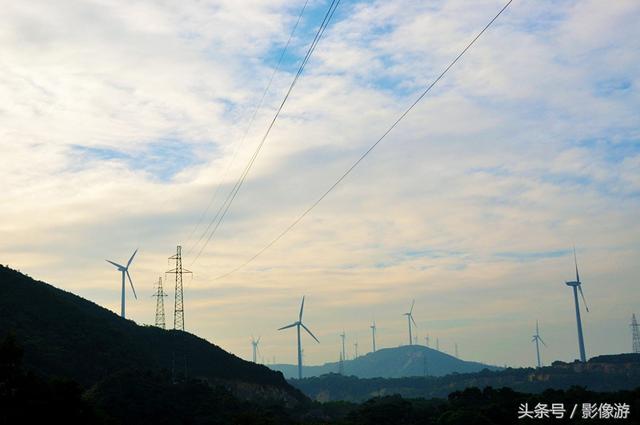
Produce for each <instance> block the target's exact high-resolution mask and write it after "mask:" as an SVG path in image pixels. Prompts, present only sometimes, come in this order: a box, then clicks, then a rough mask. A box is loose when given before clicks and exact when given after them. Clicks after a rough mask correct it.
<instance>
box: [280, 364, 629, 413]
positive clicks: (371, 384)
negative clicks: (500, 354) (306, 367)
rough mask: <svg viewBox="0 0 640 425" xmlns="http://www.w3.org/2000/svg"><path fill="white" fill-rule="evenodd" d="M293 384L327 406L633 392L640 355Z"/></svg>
mask: <svg viewBox="0 0 640 425" xmlns="http://www.w3.org/2000/svg"><path fill="white" fill-rule="evenodd" d="M290 382H291V383H292V384H293V385H294V386H296V387H297V388H299V389H300V390H301V391H302V392H304V393H305V394H306V395H307V396H308V397H310V398H311V399H313V400H316V401H322V402H326V401H338V400H340V401H350V402H362V401H365V400H368V399H370V398H372V397H382V396H387V395H392V394H399V395H401V396H402V397H407V398H425V399H430V398H444V397H447V395H449V394H450V393H451V392H453V391H463V390H465V389H466V388H471V387H477V388H485V387H492V388H503V387H509V388H512V389H513V390H515V391H520V392H524V393H534V394H535V393H542V392H544V391H546V390H548V389H550V388H553V389H569V388H571V387H576V386H578V387H581V388H586V389H588V390H590V391H597V392H613V391H628V390H632V389H635V388H638V383H639V382H640V354H619V355H607V356H600V357H594V358H592V359H590V360H589V361H588V362H587V363H581V362H578V361H576V362H574V363H564V362H560V361H557V362H554V363H553V364H552V365H551V366H546V367H542V368H539V369H533V368H508V369H504V370H500V371H490V370H483V371H481V372H477V373H460V374H458V373H454V374H451V375H447V376H439V377H431V376H429V377H415V376H414V377H408V378H391V379H390V378H369V379H361V378H356V377H355V376H343V375H338V374H335V373H334V374H328V375H323V376H320V377H310V378H304V379H302V380H291V381H290Z"/></svg>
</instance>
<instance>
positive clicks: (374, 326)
mask: <svg viewBox="0 0 640 425" xmlns="http://www.w3.org/2000/svg"><path fill="white" fill-rule="evenodd" d="M370 328H371V337H372V339H373V352H374V353H375V352H376V321H375V320H374V321H373V325H371V326H370Z"/></svg>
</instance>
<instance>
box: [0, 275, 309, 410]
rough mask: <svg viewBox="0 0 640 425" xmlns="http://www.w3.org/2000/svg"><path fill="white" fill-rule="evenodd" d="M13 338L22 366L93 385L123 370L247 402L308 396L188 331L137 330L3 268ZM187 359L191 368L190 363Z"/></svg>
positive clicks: (2, 300) (0, 290) (2, 327)
mask: <svg viewBox="0 0 640 425" xmlns="http://www.w3.org/2000/svg"><path fill="white" fill-rule="evenodd" d="M8 333H14V334H15V335H16V338H17V340H18V341H19V343H20V345H21V346H22V347H23V348H24V365H25V367H27V368H28V369H30V370H33V371H34V372H35V373H37V374H39V375H43V376H49V377H64V378H69V379H73V380H75V381H77V382H78V383H79V384H80V385H82V386H84V387H85V388H86V387H89V386H91V385H94V384H95V383H97V382H99V381H101V380H103V379H105V378H107V377H108V376H110V375H112V374H114V373H116V372H119V371H122V370H158V371H160V370H167V371H172V370H175V371H176V372H175V374H174V376H178V377H182V376H184V371H185V363H186V372H187V375H188V377H189V378H198V379H203V380H205V381H207V382H210V383H211V384H215V385H223V386H225V387H226V388H228V389H230V390H231V391H232V392H233V393H234V394H236V395H239V396H241V397H242V398H247V399H251V398H266V399H285V400H288V401H291V402H293V401H294V400H302V399H304V396H303V395H302V394H301V393H300V392H299V391H298V390H296V389H295V388H293V387H291V386H290V385H289V384H288V383H287V382H286V381H285V379H284V377H283V376H282V374H280V373H277V372H273V371H271V370H270V369H268V368H267V367H265V366H261V365H257V364H254V363H250V362H247V361H245V360H242V359H240V358H238V357H236V356H234V355H232V354H229V353H227V352H226V351H224V350H223V349H221V348H220V347H218V346H216V345H214V344H211V343H209V342H207V341H206V340H204V339H202V338H199V337H197V336H195V335H192V334H189V333H187V332H181V331H174V330H163V329H160V328H157V327H152V326H138V325H136V324H135V323H134V322H133V321H131V320H125V319H122V318H121V317H119V316H118V315H116V314H114V313H112V312H111V311H109V310H106V309H104V308H102V307H100V306H98V305H96V304H94V303H92V302H90V301H87V300H85V299H83V298H80V297H78V296H76V295H74V294H71V293H69V292H65V291H63V290H60V289H57V288H55V287H53V286H51V285H49V284H46V283H44V282H39V281H35V280H33V279H32V278H30V277H28V276H26V275H24V274H22V273H20V272H18V271H15V270H12V269H10V268H8V267H4V266H0V335H6V334H8ZM185 360H186V362H185Z"/></svg>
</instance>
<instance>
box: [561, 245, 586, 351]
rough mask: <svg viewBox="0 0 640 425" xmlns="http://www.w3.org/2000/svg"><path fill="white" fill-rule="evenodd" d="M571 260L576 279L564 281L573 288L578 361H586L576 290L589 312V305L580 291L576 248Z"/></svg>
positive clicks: (580, 284) (580, 283)
mask: <svg viewBox="0 0 640 425" xmlns="http://www.w3.org/2000/svg"><path fill="white" fill-rule="evenodd" d="M573 261H574V263H575V265H576V280H575V281H571V282H565V284H566V285H567V286H570V287H572V288H573V301H574V302H575V305H576V322H577V326H578V348H579V349H580V361H582V362H583V363H584V362H586V361H587V356H586V354H585V351H584V336H583V335H582V320H581V319H580V304H579V302H578V291H580V296H581V297H582V302H583V303H584V308H585V309H586V310H587V313H588V312H589V307H587V301H586V300H585V298H584V294H583V293H582V282H580V274H579V273H578V258H577V256H576V248H575V247H574V248H573Z"/></svg>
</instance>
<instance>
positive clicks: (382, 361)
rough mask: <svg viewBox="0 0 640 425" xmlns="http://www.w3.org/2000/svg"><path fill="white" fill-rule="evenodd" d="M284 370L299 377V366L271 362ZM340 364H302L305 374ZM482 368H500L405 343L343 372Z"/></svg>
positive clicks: (437, 372) (398, 373)
mask: <svg viewBox="0 0 640 425" xmlns="http://www.w3.org/2000/svg"><path fill="white" fill-rule="evenodd" d="M269 367H270V368H271V369H273V370H277V371H279V372H282V373H283V374H284V376H285V377H286V378H288V379H293V378H297V376H298V367H297V366H294V365H287V364H275V365H269ZM338 367H339V364H338V363H337V362H334V363H325V364H323V365H322V366H303V368H302V374H303V376H305V377H311V376H321V375H324V374H327V373H336V372H338ZM483 369H489V370H498V369H500V368H498V367H495V366H489V365H485V364H482V363H478V362H470V361H465V360H460V359H458V358H456V357H453V356H450V355H449V354H447V353H443V352H442V351H438V350H434V349H432V348H429V347H425V346H422V345H404V346H401V347H395V348H382V349H379V350H377V351H376V352H375V353H368V354H366V355H364V356H360V357H358V358H357V359H353V360H346V361H344V362H343V375H348V376H356V377H358V378H402V377H407V376H424V375H429V376H443V375H448V374H450V373H470V372H479V371H481V370H483Z"/></svg>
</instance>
